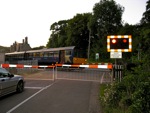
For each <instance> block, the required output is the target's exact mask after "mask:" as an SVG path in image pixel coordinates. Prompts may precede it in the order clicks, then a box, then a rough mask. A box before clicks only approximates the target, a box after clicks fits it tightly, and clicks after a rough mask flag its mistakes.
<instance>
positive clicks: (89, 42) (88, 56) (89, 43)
mask: <svg viewBox="0 0 150 113" xmlns="http://www.w3.org/2000/svg"><path fill="white" fill-rule="evenodd" d="M90 43H91V30H89V44H88V61H89V59H90Z"/></svg>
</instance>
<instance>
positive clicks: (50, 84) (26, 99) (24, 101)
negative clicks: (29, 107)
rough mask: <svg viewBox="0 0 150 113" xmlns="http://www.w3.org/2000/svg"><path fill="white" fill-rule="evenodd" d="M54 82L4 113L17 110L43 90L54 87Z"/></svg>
mask: <svg viewBox="0 0 150 113" xmlns="http://www.w3.org/2000/svg"><path fill="white" fill-rule="evenodd" d="M55 83H56V82H54V83H52V84H50V85H48V86H46V87H43V88H42V89H41V90H39V91H38V92H36V93H34V94H33V95H31V96H30V97H29V98H27V99H25V100H24V101H22V102H21V103H19V104H18V105H16V106H15V107H13V108H12V109H10V110H9V111H7V112H6V113H11V112H13V111H14V110H15V109H17V108H18V107H19V106H21V105H22V104H24V103H25V102H27V101H28V100H30V99H32V98H33V97H35V96H36V95H37V94H39V93H40V92H42V91H43V90H45V89H47V88H49V87H51V86H52V85H54V84H55Z"/></svg>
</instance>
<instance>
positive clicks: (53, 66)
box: [47, 66, 55, 68]
mask: <svg viewBox="0 0 150 113" xmlns="http://www.w3.org/2000/svg"><path fill="white" fill-rule="evenodd" d="M47 67H48V68H54V67H55V66H47Z"/></svg>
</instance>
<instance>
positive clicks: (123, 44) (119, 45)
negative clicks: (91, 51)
mask: <svg viewBox="0 0 150 113" xmlns="http://www.w3.org/2000/svg"><path fill="white" fill-rule="evenodd" d="M110 49H129V39H128V38H111V39H110Z"/></svg>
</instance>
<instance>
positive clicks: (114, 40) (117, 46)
mask: <svg viewBox="0 0 150 113" xmlns="http://www.w3.org/2000/svg"><path fill="white" fill-rule="evenodd" d="M107 51H108V52H132V37H131V35H111V36H107Z"/></svg>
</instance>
